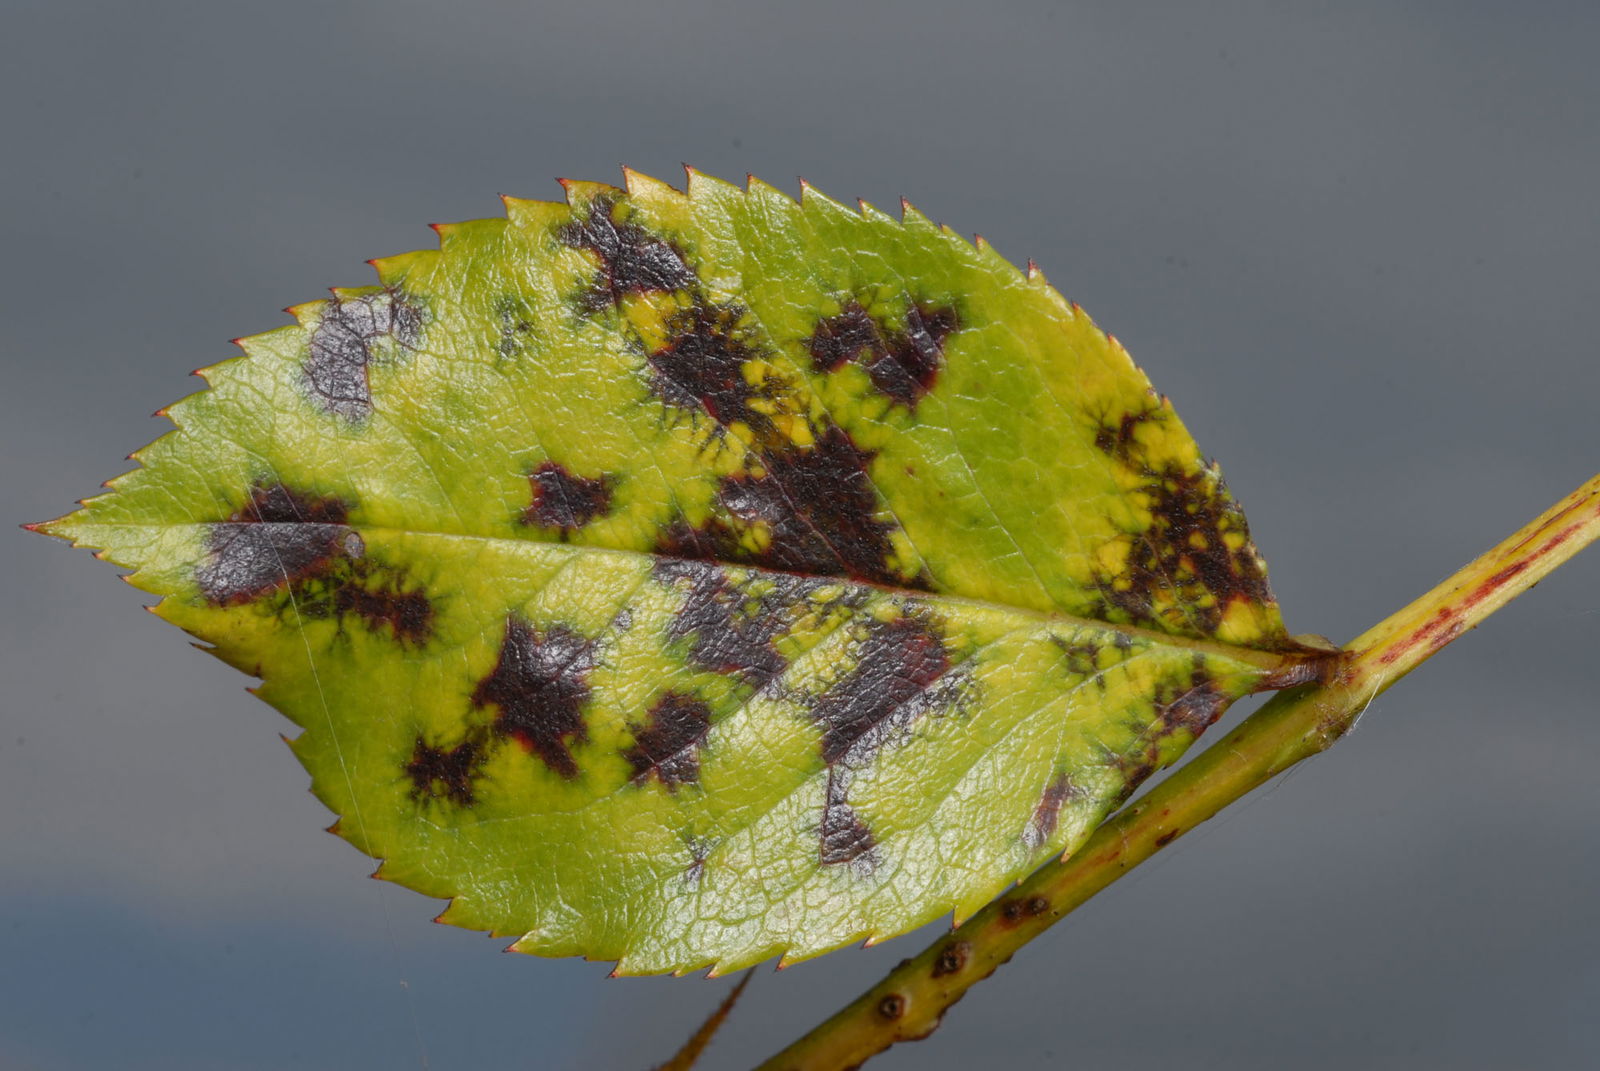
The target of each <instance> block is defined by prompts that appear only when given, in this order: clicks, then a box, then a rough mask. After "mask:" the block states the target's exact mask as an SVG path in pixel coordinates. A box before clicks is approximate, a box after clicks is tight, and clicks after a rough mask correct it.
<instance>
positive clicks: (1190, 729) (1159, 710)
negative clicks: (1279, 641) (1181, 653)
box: [1155, 657, 1233, 737]
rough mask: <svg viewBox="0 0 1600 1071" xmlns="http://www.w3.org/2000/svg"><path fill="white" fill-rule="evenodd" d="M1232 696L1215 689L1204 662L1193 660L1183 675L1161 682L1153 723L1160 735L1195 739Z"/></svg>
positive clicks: (1217, 716) (1197, 659) (1223, 709)
mask: <svg viewBox="0 0 1600 1071" xmlns="http://www.w3.org/2000/svg"><path fill="white" fill-rule="evenodd" d="M1231 702H1233V700H1232V697H1230V696H1228V695H1227V694H1225V693H1224V692H1223V691H1222V689H1220V688H1219V687H1217V682H1216V680H1215V679H1214V678H1213V677H1212V676H1211V674H1210V673H1209V672H1208V671H1207V670H1206V666H1205V661H1204V659H1202V658H1199V657H1196V658H1195V660H1194V662H1193V664H1192V665H1191V666H1190V668H1189V673H1188V674H1187V676H1185V677H1182V678H1179V679H1178V680H1176V681H1174V680H1170V679H1167V680H1163V681H1162V682H1161V685H1160V686H1159V687H1158V688H1157V690H1156V696H1155V708H1156V724H1157V725H1158V726H1159V732H1160V734H1161V735H1171V734H1173V733H1178V732H1186V733H1188V734H1189V735H1190V736H1192V737H1198V736H1199V735H1200V734H1201V733H1203V732H1205V731H1206V729H1208V728H1209V727H1210V726H1211V725H1212V724H1213V723H1215V722H1216V720H1217V719H1218V718H1220V717H1222V714H1223V712H1224V711H1226V710H1227V709H1228V705H1229V704H1230V703H1231Z"/></svg>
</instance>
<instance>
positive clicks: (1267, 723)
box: [761, 476, 1600, 1071]
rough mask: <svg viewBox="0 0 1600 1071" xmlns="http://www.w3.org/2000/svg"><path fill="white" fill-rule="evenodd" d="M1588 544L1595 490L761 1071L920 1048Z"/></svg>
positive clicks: (1377, 630) (1392, 624) (1436, 593)
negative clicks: (1082, 916) (1009, 970)
mask: <svg viewBox="0 0 1600 1071" xmlns="http://www.w3.org/2000/svg"><path fill="white" fill-rule="evenodd" d="M1597 537H1600V476H1596V477H1594V478H1593V479H1591V480H1589V481H1588V482H1587V483H1585V484H1584V485H1583V486H1582V487H1580V488H1578V490H1576V491H1574V492H1573V493H1572V494H1570V495H1568V496H1567V497H1566V498H1565V499H1563V500H1562V501H1561V502H1559V503H1557V504H1556V505H1555V506H1553V507H1551V508H1550V509H1549V510H1547V511H1545V513H1544V514H1543V515H1542V516H1540V517H1539V518H1538V519H1536V520H1534V521H1533V522H1532V523H1530V524H1529V525H1527V526H1526V527H1525V528H1523V529H1522V530H1521V531H1519V532H1517V533H1516V534H1515V535H1513V536H1511V537H1510V538H1509V539H1506V540H1505V541H1504V542H1502V543H1500V544H1499V545H1498V546H1496V547H1495V548H1494V549H1492V550H1490V551H1489V552H1488V553H1487V554H1484V555H1483V556H1481V557H1480V558H1478V559H1477V560H1476V561H1474V562H1472V563H1471V564H1470V565H1467V566H1466V567H1465V568H1463V569H1461V570H1459V571H1458V572H1457V573H1456V574H1455V575H1454V576H1451V577H1450V578H1449V579H1448V580H1446V581H1445V582H1444V583H1442V584H1440V585H1439V586H1438V587H1436V588H1434V589H1433V590H1432V591H1430V592H1428V593H1427V594H1426V595H1424V596H1422V597H1421V598H1420V599H1417V600H1416V601H1415V602H1413V603H1411V604H1410V605H1409V606H1407V607H1405V608H1404V609H1402V610H1400V611H1399V612H1397V613H1395V614H1393V615H1392V616H1390V617H1388V618H1387V619H1385V620H1384V621H1382V622H1380V623H1379V624H1378V625H1376V626H1374V627H1373V628H1371V629H1368V630H1367V631H1366V632H1365V633H1363V634H1362V635H1360V636H1358V637H1357V638H1356V639H1355V640H1353V641H1352V642H1351V643H1350V644H1349V645H1348V647H1346V648H1345V654H1344V655H1343V656H1342V658H1341V661H1340V665H1339V667H1338V669H1337V670H1336V671H1335V672H1334V673H1333V674H1332V675H1331V676H1330V679H1329V680H1328V681H1327V682H1326V683H1323V684H1316V685H1307V686H1305V687H1302V688H1296V689H1293V690H1290V691H1285V692H1280V693H1279V694H1278V695H1276V696H1274V697H1273V698H1272V699H1271V700H1270V701H1269V702H1267V703H1266V704H1265V705H1264V706H1262V708H1261V709H1260V710H1258V711H1257V712H1256V713H1255V714H1253V715H1251V716H1250V717H1249V718H1247V719H1245V721H1244V722H1243V723H1241V724H1240V725H1239V727H1238V728H1236V729H1234V730H1233V732H1231V733H1229V734H1228V735H1227V736H1225V737H1223V738H1222V739H1221V740H1219V741H1217V743H1216V744H1214V745H1212V746H1211V747H1209V748H1207V749H1206V750H1205V751H1203V752H1202V753H1201V754H1199V755H1198V756H1196V757H1195V758H1194V760H1193V761H1191V762H1190V763H1189V764H1188V765H1186V766H1184V767H1182V768H1181V769H1179V770H1177V771H1176V772H1174V773H1173V774H1172V776H1171V777H1169V778H1167V780H1165V781H1163V782H1162V783H1161V784H1159V785H1157V786H1156V787H1154V788H1153V789H1151V790H1150V791H1149V792H1148V793H1146V794H1145V795H1144V796H1143V797H1141V798H1140V799H1138V800H1135V801H1134V802H1133V803H1131V804H1130V805H1129V806H1127V807H1125V808H1124V809H1123V810H1122V811H1120V812H1118V813H1117V814H1116V815H1114V816H1113V817H1111V818H1110V819H1108V820H1107V821H1106V822H1105V823H1103V824H1102V825H1101V826H1100V828H1099V829H1097V830H1096V831H1095V833H1094V835H1093V836H1092V837H1090V838H1089V840H1088V841H1087V842H1086V843H1085V844H1084V845H1083V846H1082V847H1081V848H1079V849H1078V851H1077V852H1076V853H1075V854H1074V855H1072V856H1071V857H1070V858H1068V859H1065V860H1060V861H1056V862H1052V863H1049V864H1047V865H1045V866H1044V867H1042V868H1040V869H1039V870H1037V871H1035V872H1034V874H1033V875H1032V876H1031V877H1029V878H1028V879H1027V880H1025V881H1023V882H1022V883H1020V884H1019V885H1018V886H1017V887H1016V888H1015V889H1013V890H1011V891H1010V892H1009V893H1007V894H1005V895H1004V896H1002V897H1000V898H999V899H998V900H995V901H994V902H993V903H991V904H990V905H989V906H987V907H986V908H984V909H983V910H982V911H980V912H978V913H977V914H976V915H974V916H972V917H971V918H970V919H968V920H967V921H966V922H965V923H963V924H962V925H961V926H960V927H958V928H957V929H955V930H954V931H952V932H951V933H950V934H948V935H947V936H945V937H942V938H940V939H939V940H938V941H935V942H934V943H933V944H932V945H930V946H929V947H928V948H927V949H925V950H924V951H923V952H922V953H921V954H920V955H918V956H916V957H914V958H912V959H909V960H906V961H905V962H903V963H901V964H900V966H898V967H896V968H895V969H894V970H893V971H891V972H889V974H888V976H887V977H885V978H884V979H883V980H882V981H881V982H879V983H878V984H877V985H875V986H873V987H872V988H871V989H869V990H867V991H866V992H865V993H863V994H861V996H859V997H857V998H856V999H855V1000H854V1001H853V1002H851V1003H850V1004H849V1005H847V1006H845V1007H844V1008H843V1009H841V1010H840V1011H839V1012H837V1013H836V1014H835V1015H834V1016H833V1017H832V1018H830V1019H828V1020H827V1021H825V1022H823V1023H822V1024H820V1025H819V1026H817V1027H816V1028H815V1029H814V1030H812V1031H811V1032H810V1033H809V1034H807V1035H806V1036H805V1037H803V1038H801V1039H800V1040H798V1041H796V1042H795V1043H794V1044H793V1045H790V1046H789V1047H788V1048H787V1049H785V1050H783V1051H782V1052H781V1053H779V1054H778V1055H776V1056H774V1057H773V1058H772V1059H770V1060H768V1061H767V1062H766V1063H764V1064H762V1065H761V1066H762V1069H764V1071H836V1069H842V1068H851V1067H855V1066H857V1065H859V1064H861V1063H862V1062H864V1061H866V1060H867V1059H869V1058H871V1057H872V1056H874V1055H876V1054H877V1053H880V1052H882V1051H883V1050H884V1049H887V1048H888V1047H889V1046H890V1045H893V1044H894V1043H895V1042H897V1041H909V1040H913V1039H916V1038H923V1037H926V1036H928V1035H929V1034H931V1033H932V1032H933V1031H934V1030H935V1029H936V1028H937V1027H938V1025H939V1021H940V1019H942V1018H943V1016H944V1013H945V1012H946V1011H947V1010H948V1009H949V1007H950V1005H952V1004H954V1003H955V1002H956V1001H958V1000H960V999H961V998H962V997H963V996H965V995H966V992H967V990H968V989H969V988H971V987H972V986H973V985H975V984H976V983H978V982H980V981H982V980H983V979H985V978H987V977H988V976H989V975H991V974H993V973H994V971H995V970H996V969H997V968H998V967H1000V965H1001V964H1003V963H1005V962H1006V961H1007V960H1009V959H1010V958H1011V957H1012V956H1013V955H1014V954H1016V952H1017V950H1018V949H1020V948H1022V946H1023V945H1025V944H1027V943H1028V942H1029V941H1031V940H1033V939H1034V938H1035V937H1037V936H1039V935H1040V934H1041V933H1043V932H1044V931H1045V930H1046V929H1048V928H1049V927H1050V926H1052V925H1054V924H1055V923H1056V922H1058V921H1059V920H1060V919H1061V918H1063V917H1064V916H1065V915H1067V914H1068V913H1069V912H1071V911H1072V910H1073V909H1074V908H1076V907H1078V906H1079V905H1081V904H1083V903H1084V902H1085V901H1087V900H1088V899H1089V898H1090V897H1091V896H1093V895H1094V894H1095V893H1097V892H1099V891H1100V890H1101V889H1103V888H1105V887H1106V886H1107V885H1110V884H1111V883H1112V882H1113V881H1116V880H1117V879H1118V878H1119V877H1121V876H1122V875H1123V874H1125V873H1127V872H1128V871H1129V870H1131V869H1133V868H1134V867H1135V866H1138V865H1139V864H1140V863H1142V862H1144V860H1146V859H1148V858H1150V856H1152V855H1154V854H1155V853H1156V852H1158V851H1160V850H1161V849H1162V848H1164V847H1166V846H1167V845H1168V844H1170V843H1171V842H1172V841H1174V840H1175V839H1177V838H1178V837H1179V836H1181V835H1183V834H1184V833H1186V832H1188V831H1189V830H1191V829H1193V828H1194V827H1195V826H1197V825H1199V824H1200V823H1201V822H1204V821H1205V820H1206V819H1208V818H1210V817H1212V816H1213V815H1215V814H1216V813H1217V812H1218V811H1220V810H1222V809H1223V808H1224V807H1226V806H1227V805H1228V804H1230V803H1233V802H1234V801H1235V800H1238V799H1240V798H1241V797H1243V796H1245V795H1246V794H1248V793H1249V792H1251V791H1252V790H1254V789H1255V788H1257V787H1259V786H1260V785H1261V784H1263V783H1264V782H1266V781H1267V780H1269V779H1271V778H1272V777H1274V776H1276V775H1277V774H1279V773H1282V772H1283V771H1284V770H1286V769H1288V768H1289V767H1290V766H1293V765H1294V764H1295V763H1297V762H1301V761H1303V760H1305V759H1308V758H1310V757H1311V756H1313V755H1316V754H1319V753H1320V752H1322V751H1325V750H1326V749H1327V748H1328V747H1330V746H1331V745H1332V744H1333V743H1334V742H1335V741H1337V740H1338V739H1339V738H1340V737H1341V736H1343V735H1344V734H1345V733H1346V732H1348V731H1349V730H1350V728H1351V726H1353V725H1354V724H1355V722H1356V719H1357V718H1358V717H1359V716H1360V715H1361V712H1362V711H1363V710H1365V709H1366V708H1367V705H1368V704H1369V703H1371V702H1372V700H1373V698H1374V697H1376V696H1377V695H1378V694H1379V693H1381V692H1383V691H1384V690H1385V689H1387V688H1388V687H1389V686H1391V685H1392V684H1394V683H1395V682H1396V681H1398V680H1399V679H1400V678H1401V677H1403V676H1405V675H1406V674H1407V673H1409V672H1410V671H1411V670H1413V669H1415V668H1416V667H1417V666H1418V665H1420V664H1422V662H1424V661H1426V660H1427V659H1428V658H1429V657H1431V656H1432V655H1433V654H1434V653H1435V652H1437V651H1439V650H1440V649H1441V648H1443V647H1444V646H1445V645H1446V644H1448V643H1449V642H1450V641H1451V640H1454V639H1455V638H1456V637H1457V636H1459V635H1461V634H1462V633H1463V632H1465V631H1467V630H1468V629H1470V628H1472V627H1474V626H1475V625H1477V623H1478V622H1480V621H1482V620H1483V619H1484V618H1486V617H1488V616H1489V615H1490V614H1491V613H1493V612H1494V611H1495V610H1498V609H1499V608H1500V607H1501V606H1503V605H1505V604H1506V603H1507V602H1509V601H1510V600H1511V599H1513V598H1515V597H1516V596H1517V595H1519V594H1521V593H1522V592H1524V591H1526V590H1527V589H1528V588H1530V587H1532V586H1533V585H1534V584H1536V583H1538V582H1539V581H1540V580H1541V579H1543V578H1544V576H1545V575H1546V574H1548V573H1549V572H1550V571H1551V570H1552V569H1554V568H1555V567H1556V566H1558V565H1560V564H1561V563H1562V562H1564V561H1566V560H1567V559H1568V558H1570V557H1572V556H1573V555H1574V554H1576V553H1577V552H1578V551H1580V550H1582V549H1583V548H1584V547H1585V546H1587V545H1588V544H1589V543H1590V542H1591V541H1593V540H1594V539H1596V538H1597Z"/></svg>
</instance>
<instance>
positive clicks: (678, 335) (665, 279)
mask: <svg viewBox="0 0 1600 1071" xmlns="http://www.w3.org/2000/svg"><path fill="white" fill-rule="evenodd" d="M575 211H578V212H580V213H582V215H581V218H575V219H573V220H571V221H569V222H566V223H564V224H562V225H560V226H559V227H557V228H556V230H555V237H556V239H557V240H558V241H559V242H561V243H562V244H564V245H567V246H569V247H572V248H576V249H584V250H587V251H589V252H590V253H592V254H593V255H594V256H595V257H596V258H597V260H598V262H599V273H598V276H597V277H596V280H595V282H594V284H593V286H592V287H590V289H589V290H587V291H585V294H584V296H582V297H581V298H580V304H582V305H583V306H584V307H585V309H586V310H587V311H589V312H596V311H600V310H602V309H605V308H610V307H613V306H616V305H617V304H618V303H619V302H621V300H622V298H623V296H624V295H626V294H630V293H633V294H661V293H668V294H670V295H671V296H670V297H669V298H667V299H666V300H661V301H656V302H653V303H652V309H653V310H654V313H655V314H656V315H658V316H659V317H660V321H659V324H658V325H657V327H656V328H652V329H651V330H650V331H648V332H645V331H644V330H642V329H641V328H640V327H639V326H638V325H636V324H633V323H632V322H630V321H629V320H627V318H623V322H622V324H621V330H622V331H623V333H624V334H625V336H627V341H628V344H629V345H630V346H631V347H632V348H633V349H634V351H635V352H636V353H637V354H638V355H639V357H640V359H641V362H642V367H641V373H642V377H641V378H642V380H643V381H644V383H645V386H646V389H647V391H648V393H649V396H650V397H652V398H654V399H655V400H656V401H658V402H659V403H660V404H661V406H662V408H663V411H664V414H665V417H666V419H667V420H668V421H669V422H671V421H679V420H682V421H687V422H689V423H690V424H691V425H692V426H694V427H695V429H696V431H697V432H699V431H701V428H702V422H704V424H705V425H708V427H706V428H705V430H704V439H705V440H706V442H707V443H709V444H714V445H716V446H717V447H719V448H720V447H722V446H724V445H727V446H729V448H730V449H733V450H736V451H737V457H738V459H739V470H738V471H736V472H733V473H731V474H729V475H726V476H723V477H722V478H721V479H720V481H719V482H718V484H717V488H716V493H715V496H714V500H713V502H712V503H711V505H712V509H711V510H710V516H708V517H706V518H704V519H703V520H697V521H696V522H695V523H694V524H693V525H691V524H690V523H689V522H688V521H686V520H685V519H684V518H683V517H682V516H681V515H680V516H679V517H677V518H675V519H673V520H672V521H670V522H668V523H667V524H666V525H664V526H663V528H662V530H661V531H660V533H659V534H658V537H657V541H656V546H655V550H656V551H657V552H658V553H662V554H670V555H676V556H682V557H689V558H698V559H703V560H720V561H727V562H735V563H744V564H751V565H760V566H764V567H767V568H771V569H779V570H787V571H794V572H806V573H814V574H817V575H823V576H837V577H850V578H852V579H857V580H865V581H868V582H872V583H882V584H891V585H899V586H909V587H926V586H928V585H929V584H930V583H931V581H930V580H929V578H928V577H927V575H926V574H925V572H924V571H923V570H922V568H921V565H920V563H916V562H910V561H906V560H902V559H903V558H908V557H910V556H911V555H909V554H906V553H905V552H904V551H902V550H900V549H899V548H897V547H896V544H895V540H894V539H893V534H894V533H895V532H896V530H897V528H898V526H897V524H896V523H895V522H893V521H891V520H889V519H887V518H886V515H887V513H888V511H887V510H886V509H885V508H883V507H882V505H881V504H880V502H879V496H878V494H877V490H876V488H875V487H874V486H873V484H872V479H871V476H870V471H869V470H870V466H871V463H872V461H873V458H874V456H875V455H874V453H873V452H872V451H871V450H868V449H864V448H862V447H861V446H859V445H858V444H857V443H856V441H855V440H854V439H853V438H852V437H851V435H850V433H849V432H848V431H847V430H845V428H843V427H841V426H839V425H838V424H837V423H835V422H834V421H833V420H832V419H831V418H830V417H828V416H827V415H826V414H825V413H822V412H819V411H817V410H818V406H817V405H816V404H815V400H814V399H811V398H810V397H809V396H808V395H807V394H806V393H805V390H806V388H805V384H804V382H803V377H802V376H800V375H799V374H798V373H794V374H791V373H789V372H786V371H785V370H784V369H785V361H787V358H786V357H780V356H778V355H777V354H775V353H774V351H773V347H772V345H771V344H770V342H769V341H767V340H766V339H765V338H764V336H763V335H762V333H761V332H760V330H759V329H758V328H757V326H756V325H755V324H754V323H753V322H752V318H751V316H750V313H749V310H748V309H746V308H744V307H742V306H740V305H738V304H735V303H732V302H723V301H718V300H715V299H714V298H713V296H712V295H711V294H710V293H709V292H708V291H707V289H706V287H705V286H704V285H703V284H702V282H701V280H700V279H699V277H698V275H697V273H696V272H695V270H694V269H693V268H692V267H691V266H690V265H689V262H688V260H687V259H686V257H685V255H684V253H683V251H682V249H681V248H680V247H679V246H678V245H676V244H674V243H673V242H672V241H669V240H668V239H666V238H664V237H662V236H661V235H659V234H656V233H653V232H652V231H651V230H650V229H648V228H646V227H645V226H643V225H641V224H639V223H638V222H637V221H636V219H635V218H634V216H633V215H631V210H630V208H629V206H628V204H627V202H626V198H625V197H624V196H623V195H621V194H607V195H604V196H601V197H597V198H595V199H594V200H593V201H591V202H589V203H588V204H587V205H586V206H583V207H581V208H578V209H575ZM858 310H859V313H860V315H857V312H858ZM841 315H843V316H844V319H840V320H839V321H838V323H837V324H835V325H834V329H833V334H831V335H830V334H829V331H828V329H827V328H826V325H824V326H822V327H819V328H818V333H817V334H816V336H815V338H814V340H813V341H814V350H815V353H814V360H820V361H823V362H829V363H831V362H836V361H839V360H849V359H857V360H860V361H861V362H862V364H863V367H865V369H866V370H867V372H868V375H869V376H870V377H871V379H872V381H873V383H874V384H875V385H876V386H877V388H878V390H879V391H880V392H881V393H883V394H885V395H886V396H888V397H890V398H891V399H893V400H894V401H896V402H898V403H900V404H903V405H905V406H907V407H911V406H914V405H915V404H916V401H917V400H918V399H920V398H921V397H922V396H923V395H924V394H925V393H926V392H927V390H928V389H929V388H930V387H931V386H932V384H933V381H934V378H935V377H936V376H937V375H938V371H939V368H940V367H941V365H942V362H943V350H944V345H945V342H946V340H947V339H948V338H949V336H950V335H951V334H952V333H953V332H954V331H956V330H957V329H958V327H959V322H958V318H957V316H956V313H955V311H954V309H953V308H951V307H949V306H946V305H938V304H934V303H926V302H924V303H916V302H914V303H912V304H911V305H910V307H909V308H908V309H907V310H906V312H905V313H904V314H903V317H902V320H901V321H899V322H896V323H890V324H878V323H875V322H873V321H872V320H871V318H870V317H867V318H866V319H865V320H861V319H860V316H864V315H865V312H864V310H861V308H860V306H859V303H857V304H856V305H854V306H850V307H847V308H846V310H845V313H844V314H841ZM647 335H648V337H646V336H647Z"/></svg>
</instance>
